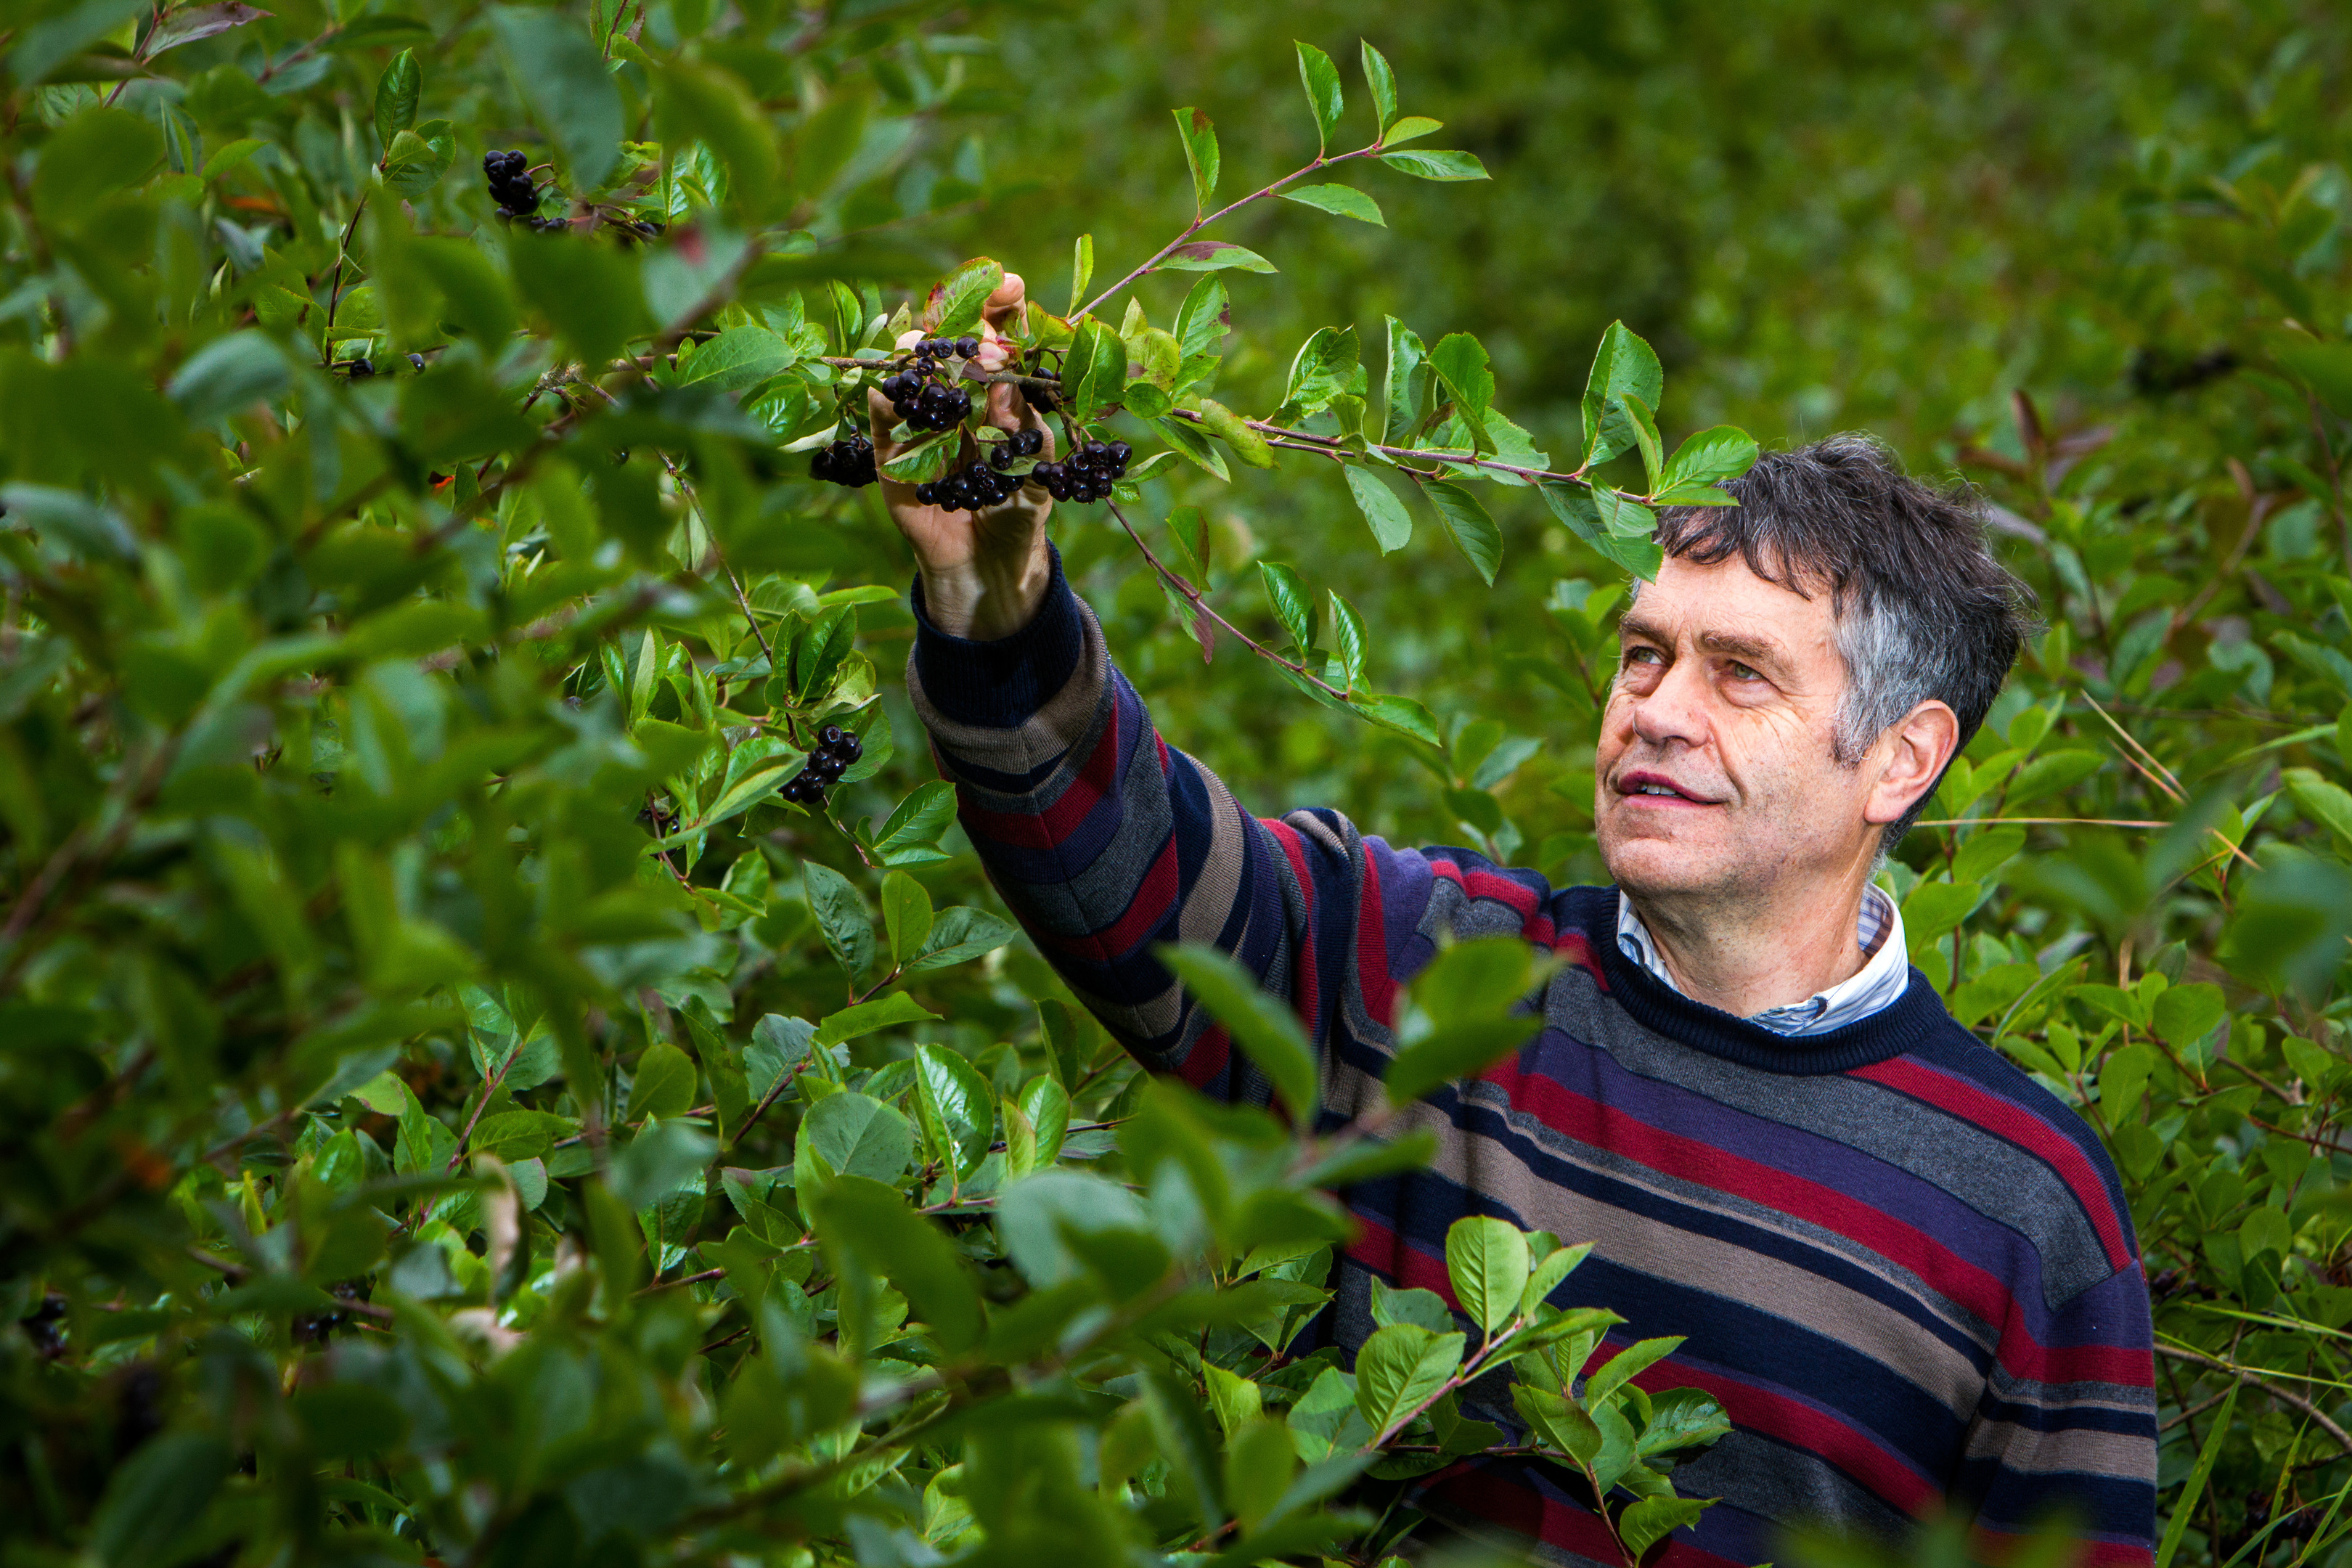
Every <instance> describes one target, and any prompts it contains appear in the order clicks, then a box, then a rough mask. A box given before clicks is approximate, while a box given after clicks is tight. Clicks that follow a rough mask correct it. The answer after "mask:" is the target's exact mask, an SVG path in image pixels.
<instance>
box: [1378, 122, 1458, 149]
mask: <svg viewBox="0 0 2352 1568" xmlns="http://www.w3.org/2000/svg"><path fill="white" fill-rule="evenodd" d="M1444 129H1445V121H1442V120H1432V119H1431V118H1430V117H1429V116H1427V115H1426V114H1408V115H1406V116H1404V117H1403V118H1402V120H1397V121H1391V122H1390V125H1389V128H1388V129H1387V130H1386V131H1384V132H1381V146H1383V147H1402V146H1403V145H1404V144H1405V143H1406V142H1418V141H1420V140H1421V139H1422V138H1423V137H1424V136H1426V135H1428V134H1429V133H1430V132H1433V131H1443V130H1444Z"/></svg>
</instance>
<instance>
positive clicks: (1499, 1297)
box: [1445, 1215, 1528, 1334]
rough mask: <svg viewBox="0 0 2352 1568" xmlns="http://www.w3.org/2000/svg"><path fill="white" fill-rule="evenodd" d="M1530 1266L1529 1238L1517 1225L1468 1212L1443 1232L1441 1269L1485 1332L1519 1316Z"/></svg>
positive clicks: (1455, 1292) (1466, 1309)
mask: <svg viewBox="0 0 2352 1568" xmlns="http://www.w3.org/2000/svg"><path fill="white" fill-rule="evenodd" d="M1445 1273H1446V1278H1447V1279H1448V1280H1450V1281H1451V1282H1452V1284H1453V1286H1454V1300H1457V1301H1459V1302H1461V1303H1462V1310H1464V1311H1465V1312H1467V1313H1469V1314H1470V1321H1472V1322H1475V1323H1476V1324H1477V1325H1478V1326H1479V1327H1480V1328H1481V1329H1484V1330H1485V1331H1486V1332H1487V1333H1489V1334H1491V1333H1493V1332H1494V1331H1496V1330H1497V1329H1499V1328H1501V1327H1502V1326H1503V1325H1504V1324H1505V1323H1507V1322H1509V1321H1511V1319H1512V1318H1513V1317H1515V1316H1517V1313H1518V1310H1519V1296H1520V1293H1521V1292H1522V1291H1523V1290H1525V1289H1527V1285H1528V1238H1527V1237H1525V1236H1524V1235H1522V1234H1521V1233H1520V1231H1519V1227H1518V1226H1515V1225H1511V1224H1508V1223H1507V1222H1505V1221H1503V1220H1499V1219H1496V1218H1493V1217H1492V1216H1490V1215H1469V1216H1467V1217H1465V1218H1463V1219H1457V1220H1455V1221H1454V1224H1453V1225H1452V1226H1450V1227H1449V1228H1448V1229H1447V1230H1446V1233H1445Z"/></svg>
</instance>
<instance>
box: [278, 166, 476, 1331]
mask: <svg viewBox="0 0 2352 1568" xmlns="http://www.w3.org/2000/svg"><path fill="white" fill-rule="evenodd" d="M517 156H518V157H520V153H518V154H517ZM327 1289H328V1291H329V1293H330V1294H331V1295H332V1296H333V1297H334V1298H335V1300H338V1301H342V1302H346V1303H349V1302H352V1301H364V1300H367V1299H368V1298H369V1297H370V1296H371V1295H373V1294H374V1289H375V1288H374V1287H373V1286H372V1285H370V1284H369V1283H368V1282H367V1281H366V1280H364V1279H339V1280H337V1281H335V1283H334V1284H332V1285H330V1286H329V1287H327ZM350 1321H352V1314H351V1313H349V1312H339V1311H324V1312H297V1313H295V1314H294V1321H292V1323H291V1324H289V1327H290V1328H291V1329H292V1330H293V1333H294V1341H295V1342H296V1343H297V1344H312V1345H321V1344H324V1343H326V1342H327V1336H328V1335H329V1334H331V1333H333V1332H334V1331H336V1330H337V1329H340V1328H341V1327H342V1326H343V1325H344V1324H346V1323H348V1322H350Z"/></svg>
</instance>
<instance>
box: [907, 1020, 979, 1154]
mask: <svg viewBox="0 0 2352 1568" xmlns="http://www.w3.org/2000/svg"><path fill="white" fill-rule="evenodd" d="M915 1090H916V1100H917V1104H918V1105H919V1108H920V1110H921V1111H922V1114H923V1120H924V1124H925V1126H926V1127H927V1128H929V1130H930V1131H931V1133H932V1136H933V1139H934V1141H935V1142H938V1143H940V1153H941V1154H942V1156H947V1155H952V1156H953V1157H954V1158H955V1159H956V1160H957V1162H958V1163H957V1167H956V1170H957V1173H958V1174H959V1175H961V1176H969V1175H971V1173H972V1172H973V1171H975V1170H977V1169H979V1167H980V1163H981V1161H982V1160H983V1159H985V1158H986V1157H987V1155H988V1147H989V1144H990V1142H991V1141H992V1140H993V1139H994V1137H995V1136H996V1102H995V1100H994V1098H993V1097H992V1095H991V1094H990V1093H989V1089H988V1084H987V1082H986V1081H985V1080H984V1079H982V1078H981V1076H980V1074H979V1073H977V1072H975V1071H973V1070H972V1066H971V1063H970V1062H968V1061H966V1060H964V1058H962V1057H961V1056H959V1055H957V1054H956V1053H955V1052H954V1051H951V1050H950V1049H948V1048H947V1047H945V1046H931V1045H925V1046H918V1047H915Z"/></svg>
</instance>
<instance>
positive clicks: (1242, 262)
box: [1160, 239, 1276, 272]
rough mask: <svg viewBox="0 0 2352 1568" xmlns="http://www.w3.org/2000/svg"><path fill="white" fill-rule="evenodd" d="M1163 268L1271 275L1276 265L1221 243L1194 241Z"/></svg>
mask: <svg viewBox="0 0 2352 1568" xmlns="http://www.w3.org/2000/svg"><path fill="white" fill-rule="evenodd" d="M1160 266H1161V267H1162V268H1167V269H1169V270H1171V271H1176V272H1222V271H1225V270H1227V269H1230V268H1238V269H1239V270H1241V271H1244V272H1272V271H1275V270H1276V268H1275V265H1274V263H1273V262H1271V261H1268V260H1267V259H1266V258H1265V257H1263V256H1260V255H1259V254H1258V253H1257V252H1256V251H1255V250H1251V249H1249V248H1248V247H1244V246H1239V245H1234V244H1232V243H1230V242H1228V241H1225V240H1222V239H1195V240H1192V241H1190V242H1188V243H1186V244H1183V245H1180V246H1178V247H1176V248H1175V249H1173V250H1171V251H1170V252H1169V253H1168V255H1167V258H1165V259H1164V260H1162V261H1161V262H1160Z"/></svg>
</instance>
